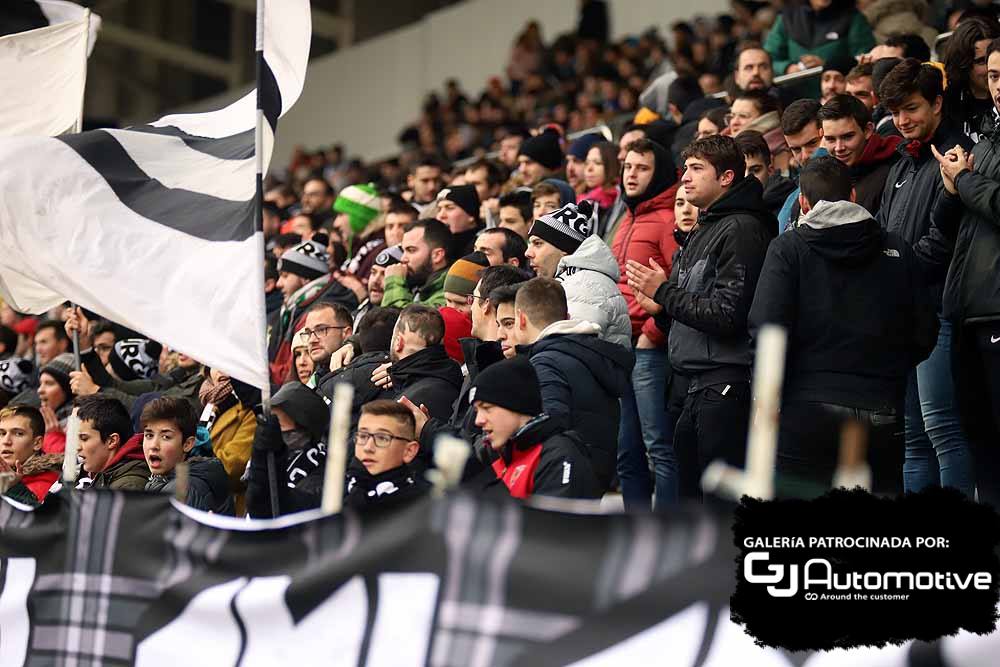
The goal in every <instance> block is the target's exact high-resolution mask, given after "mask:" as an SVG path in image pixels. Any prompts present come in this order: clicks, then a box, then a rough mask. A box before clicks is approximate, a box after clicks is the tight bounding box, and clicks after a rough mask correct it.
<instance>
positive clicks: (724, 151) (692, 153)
mask: <svg viewBox="0 0 1000 667" xmlns="http://www.w3.org/2000/svg"><path fill="white" fill-rule="evenodd" d="M693 157H694V158H699V159H702V160H705V161H706V162H708V163H709V164H710V165H712V167H713V168H714V169H715V175H716V177H718V176H721V175H722V174H724V173H725V172H727V171H732V172H733V174H735V176H734V177H733V185H735V184H736V183H739V182H740V181H742V180H743V179H744V177H745V176H746V170H747V161H746V159H744V157H743V151H741V150H740V147H739V146H737V145H736V140H735V139H733V138H732V137H727V136H724V135H721V134H714V135H712V136H710V137H705V138H704V139H697V140H695V141H692V142H691V144H690V145H689V146H688V147H687V148H685V149H684V152H683V153H682V154H681V159H682V160H684V161H685V162H686V161H687V160H688V159H689V158H693Z"/></svg>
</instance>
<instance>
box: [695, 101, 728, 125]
mask: <svg viewBox="0 0 1000 667" xmlns="http://www.w3.org/2000/svg"><path fill="white" fill-rule="evenodd" d="M728 115H729V107H725V106H723V107H715V108H714V109H707V110H706V111H704V112H702V114H701V116H700V117H699V118H698V120H701V119H702V118H707V119H708V122H710V123H711V124H712V125H714V126H716V127H717V128H719V129H720V130H722V129H725V127H726V116H728Z"/></svg>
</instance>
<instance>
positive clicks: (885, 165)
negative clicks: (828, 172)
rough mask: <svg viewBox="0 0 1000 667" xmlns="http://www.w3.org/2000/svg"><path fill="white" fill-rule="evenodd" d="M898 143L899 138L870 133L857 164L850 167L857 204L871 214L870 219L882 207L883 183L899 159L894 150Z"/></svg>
mask: <svg viewBox="0 0 1000 667" xmlns="http://www.w3.org/2000/svg"><path fill="white" fill-rule="evenodd" d="M900 141H901V138H900V137H883V136H882V135H881V134H878V133H877V132H872V136H870V137H869V138H868V141H867V142H865V148H864V150H863V151H861V157H859V158H858V162H857V164H855V165H854V166H853V167H851V179H852V180H853V181H854V191H855V193H856V194H857V203H858V204H860V205H861V206H863V207H864V208H865V210H867V211H868V212H869V213H871V215H872V217H874V216H876V215H878V210H879V207H880V206H881V205H882V192H883V190H884V189H885V181H886V179H887V178H888V177H889V172H890V171H891V170H892V165H893V164H895V163H896V160H897V159H898V158H899V153H898V152H897V150H896V149H897V147H898V146H899V143H900Z"/></svg>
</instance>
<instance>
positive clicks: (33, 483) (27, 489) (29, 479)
mask: <svg viewBox="0 0 1000 667" xmlns="http://www.w3.org/2000/svg"><path fill="white" fill-rule="evenodd" d="M62 464H63V455H62V454H32V455H31V456H29V457H28V460H26V461H25V462H24V476H23V477H22V478H21V481H20V482H18V483H17V484H15V485H14V486H12V487H10V488H9V489H7V492H6V493H4V495H5V496H7V497H8V498H11V499H13V500H16V501H18V502H19V503H22V504H24V505H30V506H32V507H37V506H38V505H41V504H42V502H43V501H44V500H45V496H46V495H47V494H48V492H49V489H51V488H52V485H53V484H55V483H56V481H57V480H58V479H59V474H60V472H61V471H62Z"/></svg>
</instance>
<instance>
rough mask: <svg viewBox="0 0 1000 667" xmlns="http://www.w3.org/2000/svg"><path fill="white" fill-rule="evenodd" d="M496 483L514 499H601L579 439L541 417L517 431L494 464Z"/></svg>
mask: <svg viewBox="0 0 1000 667" xmlns="http://www.w3.org/2000/svg"><path fill="white" fill-rule="evenodd" d="M493 472H494V473H495V474H496V476H497V480H498V481H499V482H502V483H503V484H504V486H506V487H507V489H508V491H509V493H510V495H511V496H512V497H514V498H529V497H531V496H555V497H559V498H600V497H601V496H602V495H603V494H604V489H605V488H607V487H606V485H605V484H602V483H601V482H599V480H598V476H597V475H596V474H595V471H594V469H593V467H592V465H591V460H590V457H589V456H588V453H587V449H586V447H585V445H584V444H583V442H582V440H581V439H580V436H579V435H578V434H577V433H575V432H573V431H565V430H564V429H563V427H562V424H561V423H560V421H559V420H558V419H554V418H552V417H550V416H549V415H546V414H541V415H538V416H537V417H535V418H534V419H532V420H531V421H529V422H528V423H527V424H525V425H524V426H522V427H521V428H520V429H518V431H517V433H515V434H514V435H513V436H511V439H510V440H509V441H508V442H507V443H506V444H505V445H504V447H503V451H502V454H501V456H500V457H499V458H497V459H496V460H495V461H493Z"/></svg>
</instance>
